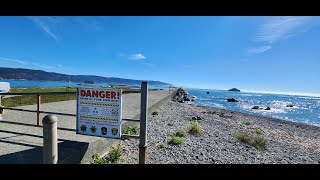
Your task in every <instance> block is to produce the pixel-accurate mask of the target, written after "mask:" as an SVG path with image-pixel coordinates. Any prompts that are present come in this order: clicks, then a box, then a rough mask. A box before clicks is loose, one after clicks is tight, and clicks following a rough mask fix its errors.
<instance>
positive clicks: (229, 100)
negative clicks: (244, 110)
mask: <svg viewBox="0 0 320 180" xmlns="http://www.w3.org/2000/svg"><path fill="white" fill-rule="evenodd" d="M227 101H228V102H239V101H238V100H236V99H235V98H228V99H227Z"/></svg>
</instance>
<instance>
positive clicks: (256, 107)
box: [251, 106, 259, 109]
mask: <svg viewBox="0 0 320 180" xmlns="http://www.w3.org/2000/svg"><path fill="white" fill-rule="evenodd" d="M251 109H259V106H253V107H252V108H251Z"/></svg>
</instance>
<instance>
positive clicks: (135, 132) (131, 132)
mask: <svg viewBox="0 0 320 180" xmlns="http://www.w3.org/2000/svg"><path fill="white" fill-rule="evenodd" d="M139 133H140V128H139V127H138V126H128V127H126V128H125V130H124V134H129V135H138V134H139Z"/></svg>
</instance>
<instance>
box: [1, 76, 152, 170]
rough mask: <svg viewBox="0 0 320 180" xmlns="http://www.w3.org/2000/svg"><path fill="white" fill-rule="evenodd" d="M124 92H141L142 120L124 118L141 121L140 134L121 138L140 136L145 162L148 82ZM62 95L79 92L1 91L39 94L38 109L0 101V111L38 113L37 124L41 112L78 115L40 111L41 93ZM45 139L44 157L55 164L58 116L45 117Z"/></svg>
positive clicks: (124, 135)
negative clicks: (28, 108)
mask: <svg viewBox="0 0 320 180" xmlns="http://www.w3.org/2000/svg"><path fill="white" fill-rule="evenodd" d="M123 93H141V103H140V106H141V107H140V120H135V119H122V120H123V121H133V122H140V135H139V136H137V135H128V134H122V135H121V138H139V139H140V141H139V164H145V161H146V148H147V119H148V111H147V110H148V82H146V81H142V83H141V90H124V91H123ZM52 94H53V95H61V94H77V92H38V93H0V96H1V95H37V110H27V109H19V108H8V107H2V106H1V101H0V112H1V111H3V109H7V110H14V111H25V112H34V113H37V126H40V113H46V114H51V115H53V114H54V115H64V116H76V114H68V113H58V112H49V111H40V104H41V95H52ZM43 122H44V123H43V127H44V128H43V140H44V151H43V159H44V163H46V164H47V163H50V164H55V163H57V162H58V159H57V156H58V149H57V118H56V117H52V116H51V117H48V116H46V117H44V119H43Z"/></svg>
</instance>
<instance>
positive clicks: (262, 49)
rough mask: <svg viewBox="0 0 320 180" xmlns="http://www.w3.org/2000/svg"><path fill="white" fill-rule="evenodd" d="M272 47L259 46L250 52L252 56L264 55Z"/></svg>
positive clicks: (249, 50)
mask: <svg viewBox="0 0 320 180" xmlns="http://www.w3.org/2000/svg"><path fill="white" fill-rule="evenodd" d="M271 48H272V46H259V47H253V48H250V49H248V52H249V53H251V54H258V53H263V52H266V51H268V50H269V49H271Z"/></svg>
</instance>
